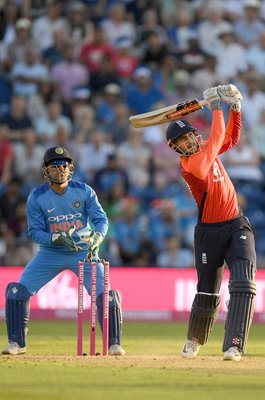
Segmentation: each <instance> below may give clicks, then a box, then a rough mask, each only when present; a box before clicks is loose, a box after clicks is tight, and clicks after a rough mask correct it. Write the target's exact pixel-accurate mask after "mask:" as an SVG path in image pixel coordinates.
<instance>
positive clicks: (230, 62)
mask: <svg viewBox="0 0 265 400" xmlns="http://www.w3.org/2000/svg"><path fill="white" fill-rule="evenodd" d="M218 37H219V39H220V41H219V45H218V46H217V47H216V57H217V66H216V72H217V74H218V76H219V82H223V81H226V82H227V81H228V82H230V81H233V79H234V78H235V77H236V76H237V75H238V74H239V73H241V72H245V71H247V69H248V66H247V59H246V51H245V48H244V47H243V46H242V45H241V44H239V43H236V42H235V37H234V31H233V29H232V28H225V29H224V30H221V31H220V32H219V36H218Z"/></svg>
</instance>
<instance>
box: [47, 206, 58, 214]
mask: <svg viewBox="0 0 265 400" xmlns="http://www.w3.org/2000/svg"><path fill="white" fill-rule="evenodd" d="M55 208H56V207H53V208H51V209H50V210H49V209H48V210H47V211H48V213H51V212H52V211H53V210H55Z"/></svg>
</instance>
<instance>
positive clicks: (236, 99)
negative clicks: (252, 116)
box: [217, 84, 242, 112]
mask: <svg viewBox="0 0 265 400" xmlns="http://www.w3.org/2000/svg"><path fill="white" fill-rule="evenodd" d="M217 90H218V93H219V95H220V97H221V99H222V100H223V101H225V102H226V103H228V105H229V110H230V111H237V112H240V111H241V100H242V94H241V93H240V91H239V90H238V88H237V87H236V86H235V85H232V84H230V85H219V86H217Z"/></svg>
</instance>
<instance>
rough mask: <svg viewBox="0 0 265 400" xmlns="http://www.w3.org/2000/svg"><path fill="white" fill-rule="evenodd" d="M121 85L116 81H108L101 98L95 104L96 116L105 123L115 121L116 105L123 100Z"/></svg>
mask: <svg viewBox="0 0 265 400" xmlns="http://www.w3.org/2000/svg"><path fill="white" fill-rule="evenodd" d="M121 94H122V91H121V87H120V86H119V85H117V84H116V83H108V84H107V85H106V86H105V87H104V88H103V93H102V96H101V99H99V101H98V102H97V104H96V105H95V108H96V118H97V120H98V121H100V122H103V123H104V124H112V123H114V122H115V119H116V113H115V106H116V105H117V103H118V102H120V101H121Z"/></svg>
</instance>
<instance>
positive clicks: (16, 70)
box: [10, 47, 49, 98]
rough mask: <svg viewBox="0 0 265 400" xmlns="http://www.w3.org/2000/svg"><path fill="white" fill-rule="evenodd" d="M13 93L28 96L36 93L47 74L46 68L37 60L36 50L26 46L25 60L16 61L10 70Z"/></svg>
mask: <svg viewBox="0 0 265 400" xmlns="http://www.w3.org/2000/svg"><path fill="white" fill-rule="evenodd" d="M10 76H11V80H12V86H13V93H14V94H18V95H21V96H23V97H27V98H29V97H30V96H33V95H35V94H37V92H38V88H39V84H40V83H41V82H42V81H44V80H46V79H47V78H48V76H49V71H48V68H47V67H46V66H45V65H44V64H42V63H41V62H40V61H39V60H38V54H37V52H36V51H35V50H34V49H33V48H31V47H28V48H27V49H26V50H25V62H21V63H20V62H17V63H15V64H14V66H13V68H12V71H11V74H10Z"/></svg>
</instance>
